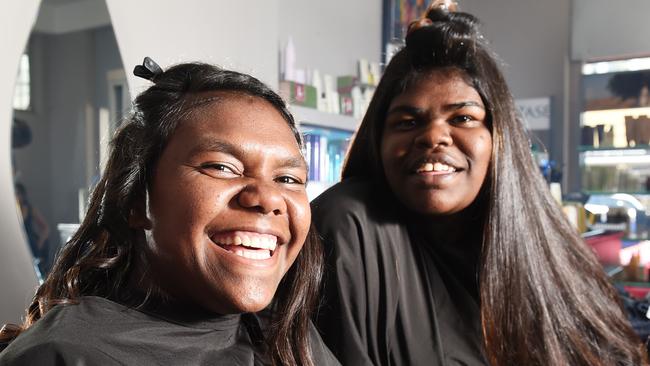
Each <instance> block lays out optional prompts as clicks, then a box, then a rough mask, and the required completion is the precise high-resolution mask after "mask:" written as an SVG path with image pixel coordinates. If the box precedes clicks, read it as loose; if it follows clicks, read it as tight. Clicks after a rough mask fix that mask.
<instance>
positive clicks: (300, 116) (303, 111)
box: [289, 105, 359, 132]
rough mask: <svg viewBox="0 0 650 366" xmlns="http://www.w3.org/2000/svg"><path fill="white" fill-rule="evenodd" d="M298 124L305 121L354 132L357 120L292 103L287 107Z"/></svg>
mask: <svg viewBox="0 0 650 366" xmlns="http://www.w3.org/2000/svg"><path fill="white" fill-rule="evenodd" d="M289 109H290V110H291V112H292V113H293V114H294V117H295V119H296V121H297V122H298V124H301V123H305V124H310V125H317V126H321V127H326V128H335V129H339V130H344V131H350V132H354V131H355V130H356V129H357V127H358V125H359V122H358V121H357V120H356V119H355V118H354V117H352V116H346V115H342V114H334V113H327V112H321V111H319V110H317V109H314V108H307V107H301V106H297V105H292V106H290V107H289Z"/></svg>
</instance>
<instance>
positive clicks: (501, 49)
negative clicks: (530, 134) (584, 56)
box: [460, 0, 571, 170]
mask: <svg viewBox="0 0 650 366" xmlns="http://www.w3.org/2000/svg"><path fill="white" fill-rule="evenodd" d="M460 5H461V9H462V10H463V11H467V12H470V13H472V14H474V15H476V16H477V17H478V18H479V19H480V20H481V21H482V23H483V30H484V34H485V36H486V37H487V39H488V40H489V41H490V43H491V45H492V47H493V49H494V50H495V51H496V53H497V54H498V55H499V56H500V57H501V59H502V61H503V66H502V70H503V72H504V73H505V76H506V79H507V81H508V84H509V85H510V88H511V91H512V93H513V95H514V97H515V98H516V99H523V98H536V97H544V96H551V97H552V109H553V111H552V117H551V119H552V120H551V133H550V134H548V133H546V134H539V135H540V137H542V138H543V139H545V140H546V141H545V142H546V143H547V148H548V150H549V151H550V153H551V158H552V159H555V160H556V161H558V162H560V163H561V162H562V160H563V155H562V154H563V148H564V147H563V136H564V123H565V121H564V119H565V117H564V112H565V104H566V100H565V97H566V95H567V94H566V91H565V88H566V86H565V80H566V77H567V76H566V75H565V68H566V67H567V54H568V51H569V37H568V35H569V24H570V4H569V0H545V1H538V0H490V1H484V0H465V1H462V2H461V3H460ZM567 168H568V167H566V166H565V167H564V169H565V170H566V169H567ZM569 169H571V168H569Z"/></svg>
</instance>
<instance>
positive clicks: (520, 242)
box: [343, 8, 646, 366]
mask: <svg viewBox="0 0 650 366" xmlns="http://www.w3.org/2000/svg"><path fill="white" fill-rule="evenodd" d="M426 16H427V18H428V20H425V21H424V23H421V24H424V26H421V27H416V28H415V29H413V30H412V31H411V32H409V34H408V36H407V39H406V47H404V48H403V49H402V50H401V51H399V52H398V53H397V54H396V55H395V56H394V58H393V59H392V60H391V62H390V64H389V65H388V66H387V68H386V71H385V73H384V76H383V78H382V80H381V82H380V84H379V86H378V88H377V91H376V92H375V94H374V97H373V99H372V101H371V102H370V105H369V109H368V111H367V113H366V115H365V117H364V119H363V121H362V123H361V126H360V128H359V130H358V132H357V134H356V136H355V138H354V141H353V144H352V146H351V149H350V152H349V154H348V156H347V159H346V164H345V166H344V168H343V179H347V178H350V177H354V176H362V177H368V178H372V179H374V180H375V181H377V182H380V183H384V184H383V185H384V186H387V184H385V178H384V173H383V167H382V164H381V158H380V157H381V155H380V153H379V151H380V144H381V136H382V132H383V127H384V122H385V119H386V112H387V109H388V106H389V104H390V102H391V100H392V99H393V98H394V97H395V96H397V95H398V94H400V93H401V92H403V91H404V90H405V89H406V88H408V86H409V84H410V83H412V82H413V81H414V80H416V79H417V78H418V77H419V76H422V75H424V74H426V73H428V72H431V71H432V70H435V69H441V68H452V69H457V70H461V71H462V72H463V73H464V74H465V75H466V76H467V77H468V79H469V81H470V83H471V84H472V85H473V86H474V88H475V89H476V90H477V91H478V93H479V94H480V95H481V97H482V99H483V102H484V103H485V106H486V109H487V111H488V120H487V122H488V126H489V127H490V130H491V133H492V140H493V145H492V156H491V165H490V170H489V172H488V175H487V178H486V181H485V182H484V187H483V191H484V192H486V195H487V199H485V200H481V205H482V208H481V209H482V211H483V212H484V214H485V217H486V221H485V225H484V228H483V235H482V243H478V244H479V245H482V253H481V258H480V260H481V262H480V269H479V271H480V274H479V278H480V285H479V286H480V302H481V306H480V308H481V321H482V329H483V340H484V347H485V352H486V355H487V358H488V360H489V362H490V364H492V365H583V366H594V365H640V364H645V363H646V358H645V355H644V353H643V350H642V346H641V344H640V340H639V338H638V337H637V336H636V335H635V334H634V332H633V331H632V329H631V328H630V326H629V323H628V321H627V320H626V318H625V316H624V313H623V311H622V309H621V306H620V302H619V300H618V298H617V294H616V292H615V290H614V288H613V286H612V285H611V283H610V282H609V280H608V279H607V278H606V276H605V274H604V272H603V270H602V267H601V266H600V264H599V263H598V262H597V260H596V258H595V256H594V254H593V253H592V252H591V251H590V250H589V248H587V246H586V245H585V244H584V242H583V241H582V240H581V238H580V237H579V235H578V233H577V232H576V230H575V229H574V228H573V227H572V226H571V225H570V223H568V221H567V220H566V219H565V217H564V215H563V213H562V211H561V210H560V208H559V206H558V205H557V203H556V202H555V201H554V200H553V199H552V197H551V195H550V193H549V190H548V187H547V185H546V182H545V181H544V180H543V178H542V176H541V174H540V173H539V169H538V168H537V166H536V164H535V163H534V161H533V158H532V156H531V151H530V145H529V139H528V136H527V133H526V131H525V129H524V127H523V124H522V122H521V121H520V119H519V117H518V116H517V114H516V112H515V107H514V101H513V98H512V96H511V94H510V91H509V89H508V87H507V84H506V82H505V79H504V77H503V75H502V73H501V71H500V70H499V66H498V64H497V61H496V56H494V55H493V54H492V53H491V52H490V50H489V48H488V47H487V45H486V41H485V40H484V39H483V37H482V36H481V34H480V33H479V31H478V25H477V24H478V21H477V19H476V18H474V17H473V16H471V15H469V14H465V13H453V12H448V11H445V10H443V9H439V8H434V9H432V10H430V11H429V12H428V14H427V15H426Z"/></svg>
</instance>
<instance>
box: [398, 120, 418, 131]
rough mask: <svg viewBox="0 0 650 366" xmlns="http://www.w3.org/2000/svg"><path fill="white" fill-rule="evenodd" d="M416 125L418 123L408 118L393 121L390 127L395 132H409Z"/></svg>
mask: <svg viewBox="0 0 650 366" xmlns="http://www.w3.org/2000/svg"><path fill="white" fill-rule="evenodd" d="M417 124H418V123H417V121H416V120H415V119H412V118H408V119H401V120H398V121H395V122H394V123H393V124H392V126H393V128H394V129H396V130H410V129H412V128H414V127H415V126H417Z"/></svg>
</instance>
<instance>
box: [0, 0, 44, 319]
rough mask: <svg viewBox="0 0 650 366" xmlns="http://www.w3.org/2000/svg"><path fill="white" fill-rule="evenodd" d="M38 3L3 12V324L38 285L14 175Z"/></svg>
mask: <svg viewBox="0 0 650 366" xmlns="http://www.w3.org/2000/svg"><path fill="white" fill-rule="evenodd" d="M38 5H39V1H38V0H21V1H8V2H4V3H3V4H2V11H0V48H1V49H2V57H0V101H2V103H1V104H0V146H4V148H2V149H0V218H1V219H0V235H1V237H2V240H1V241H0V284H1V286H2V289H1V291H0V293H2V295H1V296H0V323H5V322H14V323H17V322H19V321H20V320H21V316H22V315H23V314H24V310H25V307H26V305H27V304H28V303H29V299H30V298H31V297H32V295H33V294H34V289H35V287H36V285H37V282H36V275H35V273H34V270H33V268H32V265H31V253H29V250H28V247H27V245H26V242H25V238H24V236H23V232H22V229H21V226H20V223H19V221H18V214H17V211H16V201H15V199H14V191H13V177H12V173H11V157H10V153H11V151H10V149H9V148H7V147H8V146H11V137H10V136H11V135H10V132H11V121H12V110H11V102H10V101H11V100H13V91H14V84H15V82H16V71H17V70H18V59H19V57H20V55H21V54H22V52H23V50H24V48H25V43H26V42H27V38H28V37H29V32H30V31H31V28H32V24H33V22H34V20H35V19H36V13H37V9H38Z"/></svg>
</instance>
